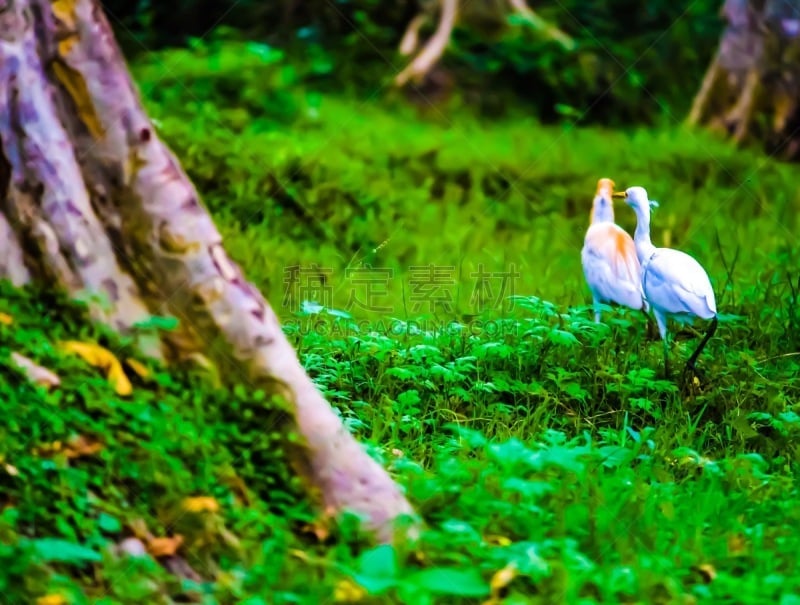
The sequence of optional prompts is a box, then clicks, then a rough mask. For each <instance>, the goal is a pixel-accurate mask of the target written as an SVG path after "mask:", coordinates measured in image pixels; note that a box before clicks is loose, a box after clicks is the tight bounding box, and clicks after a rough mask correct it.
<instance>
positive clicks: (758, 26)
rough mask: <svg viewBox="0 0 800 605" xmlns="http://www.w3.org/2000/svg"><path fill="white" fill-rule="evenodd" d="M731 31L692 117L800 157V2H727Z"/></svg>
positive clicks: (724, 37)
mask: <svg viewBox="0 0 800 605" xmlns="http://www.w3.org/2000/svg"><path fill="white" fill-rule="evenodd" d="M720 12H721V15H722V16H723V18H724V19H725V21H726V27H725V30H724V32H723V34H722V38H721V40H720V44H719V48H718V49H717V52H716V53H715V55H714V57H713V59H712V61H711V64H710V65H709V68H708V70H707V71H706V75H705V78H704V79H703V82H702V84H701V86H700V90H699V91H698V93H697V95H696V96H695V99H694V101H693V104H692V108H691V111H690V112H689V116H688V118H687V124H689V125H691V126H695V125H701V126H705V127H708V128H709V129H711V130H713V131H717V132H720V133H722V134H724V135H726V136H730V137H731V138H732V139H733V141H734V142H736V143H737V144H745V143H747V142H752V141H762V142H763V143H764V145H765V147H766V150H767V152H768V153H770V154H774V155H776V156H778V157H781V158H783V159H798V158H799V157H800V0H766V1H765V0H725V2H724V4H723V6H722V9H721V11H720Z"/></svg>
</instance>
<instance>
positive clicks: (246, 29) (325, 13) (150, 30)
mask: <svg viewBox="0 0 800 605" xmlns="http://www.w3.org/2000/svg"><path fill="white" fill-rule="evenodd" d="M418 4H419V3H418V2H394V3H391V4H390V5H387V4H386V3H385V2H380V1H378V0H336V1H335V2H331V1H329V0H308V1H306V2H302V3H301V2H297V1H296V0H283V1H282V2H273V3H263V2H254V1H250V0H243V1H239V2H235V3H230V2H221V1H218V0H203V1H202V2H201V1H199V0H182V1H180V2H177V3H170V4H163V3H162V4H158V3H152V2H150V1H149V0H148V1H144V2H141V1H140V2H138V3H130V2H126V3H120V2H116V1H112V2H107V3H105V6H106V10H107V12H108V13H109V14H110V15H111V16H112V18H111V22H112V25H113V26H114V27H115V28H116V31H117V35H118V36H119V37H120V38H121V40H122V41H123V42H124V43H125V48H126V50H127V52H128V53H129V54H130V55H134V54H141V55H144V56H146V55H148V54H150V52H151V51H153V50H156V49H159V48H161V47H162V46H164V45H165V44H179V43H183V42H184V41H185V40H187V39H199V38H202V39H206V40H209V39H213V38H214V37H215V36H219V35H222V36H225V37H231V36H233V37H235V38H238V39H243V38H244V37H246V38H247V39H253V40H259V41H260V42H263V43H268V44H270V45H273V46H277V47H280V48H282V49H284V50H288V51H289V52H291V54H292V55H293V56H295V57H297V58H299V59H301V62H302V63H303V64H304V65H305V66H306V68H307V70H303V71H304V79H305V80H306V81H309V82H313V83H314V84H315V85H316V86H318V87H321V88H322V89H324V90H325V91H326V92H334V91H339V92H341V91H342V90H348V91H356V92H358V93H359V94H360V95H363V96H370V97H371V96H375V95H380V96H385V95H387V88H388V87H389V85H390V81H391V79H392V78H393V77H394V76H395V75H396V74H397V73H398V72H399V71H400V70H401V69H402V68H403V67H404V66H405V65H406V64H407V63H408V61H410V58H409V57H403V56H400V54H399V52H398V50H397V49H398V45H399V42H400V40H401V38H402V36H403V33H404V31H405V28H406V27H407V25H408V23H409V21H410V20H411V19H412V17H413V16H414V15H415V14H417V12H418V10H419V6H418ZM721 4H722V3H721V0H697V1H695V2H691V3H689V4H688V5H687V4H686V3H680V2H670V1H669V0H651V1H650V2H648V3H647V4H646V5H642V3H640V2H631V1H630V0H610V1H608V2H602V3H600V2H594V3H589V4H587V3H586V2H584V1H581V0H559V1H558V2H544V3H543V2H535V3H531V5H532V6H533V7H534V8H535V9H536V10H537V11H538V12H539V13H540V15H541V16H542V17H544V18H545V19H547V20H549V21H550V22H551V23H554V24H556V25H558V26H559V27H560V28H561V29H562V30H564V31H565V32H567V33H568V34H569V35H570V36H571V37H572V38H573V39H574V40H575V42H576V45H577V46H576V48H575V49H574V50H572V51H566V50H564V49H563V48H561V46H559V45H558V44H556V43H554V42H552V41H549V40H546V39H544V38H543V37H542V35H541V34H540V33H539V32H537V31H535V30H534V29H533V28H532V27H531V26H530V25H529V24H528V23H527V22H526V21H524V20H522V19H520V18H519V16H515V15H512V14H511V13H510V12H508V4H507V3H506V2H496V1H489V2H486V1H484V0H481V2H476V1H474V0H473V1H469V2H466V3H465V4H464V10H463V11H462V12H463V13H464V14H467V15H469V14H470V13H475V14H476V15H477V17H474V18H473V22H466V23H465V22H462V23H460V25H459V26H458V27H457V28H456V30H455V32H454V36H453V39H452V43H451V44H450V45H449V47H448V49H447V52H446V54H445V57H444V58H443V63H442V65H443V66H444V67H445V69H447V70H448V71H450V72H451V73H452V75H453V76H454V78H455V81H456V82H457V91H458V93H457V97H458V98H460V99H461V103H462V104H463V105H465V106H466V107H468V108H470V109H471V110H474V109H477V110H480V111H485V112H489V113H493V114H496V113H506V112H507V111H509V110H510V109H511V108H513V107H515V106H518V107H525V108H526V111H527V113H529V114H533V115H536V116H537V117H538V118H539V119H542V120H560V119H566V120H568V121H570V122H573V121H575V122H577V121H581V122H591V123H598V122H599V123H604V124H630V123H636V122H642V121H650V122H656V121H658V120H659V119H662V120H667V121H669V120H670V119H671V118H673V117H682V116H683V115H684V114H685V112H686V111H688V108H689V103H690V100H691V98H692V96H693V95H694V93H695V92H696V89H697V87H698V85H699V82H700V80H701V78H702V75H703V73H704V70H705V69H706V66H707V65H708V63H709V62H710V61H711V59H712V56H713V53H714V50H715V49H716V47H717V44H718V42H719V36H720V33H721V31H722V21H721V19H720V17H719V9H720V6H721ZM465 18H469V17H465ZM435 26H436V23H435V22H433V21H432V22H431V23H429V24H428V25H427V26H426V27H424V28H423V30H422V32H421V36H422V39H423V40H424V39H426V38H427V37H428V36H430V35H432V33H433V31H434V29H435ZM232 28H236V30H233V29H232ZM237 32H238V33H237ZM191 52H197V51H196V50H195V51H191ZM267 81H268V78H265V80H264V82H265V83H266V82H267ZM423 90H424V91H425V92H424V93H423V95H424V96H425V97H426V98H425V99H424V100H423V105H428V103H430V98H432V97H433V96H435V95H432V94H431V92H430V89H429V88H425V87H423ZM201 98H202V97H201Z"/></svg>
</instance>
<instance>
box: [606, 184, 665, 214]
mask: <svg viewBox="0 0 800 605" xmlns="http://www.w3.org/2000/svg"><path fill="white" fill-rule="evenodd" d="M613 197H616V198H622V199H624V200H625V203H626V204H628V206H630V207H631V208H633V209H634V210H635V211H641V212H642V213H644V214H645V215H646V216H649V215H650V209H651V208H657V207H658V202H656V201H655V200H651V199H649V198H648V197H647V190H646V189H645V188H644V187H628V188H627V189H626V190H625V191H620V192H619V193H614V194H613Z"/></svg>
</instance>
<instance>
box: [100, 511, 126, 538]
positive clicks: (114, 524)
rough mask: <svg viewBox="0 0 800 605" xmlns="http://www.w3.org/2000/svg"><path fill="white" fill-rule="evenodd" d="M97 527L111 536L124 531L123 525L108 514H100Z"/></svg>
mask: <svg viewBox="0 0 800 605" xmlns="http://www.w3.org/2000/svg"><path fill="white" fill-rule="evenodd" d="M97 525H98V527H100V529H102V530H103V531H105V532H108V533H110V534H115V533H117V532H118V531H120V530H121V529H122V524H121V523H120V522H119V520H118V519H117V518H116V517H112V516H111V515H108V514H106V513H100V516H99V517H98V518H97Z"/></svg>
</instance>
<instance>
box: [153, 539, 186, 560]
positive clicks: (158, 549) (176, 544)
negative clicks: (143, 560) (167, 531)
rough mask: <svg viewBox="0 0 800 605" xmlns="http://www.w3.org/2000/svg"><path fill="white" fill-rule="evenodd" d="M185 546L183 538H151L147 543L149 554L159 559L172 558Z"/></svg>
mask: <svg viewBox="0 0 800 605" xmlns="http://www.w3.org/2000/svg"><path fill="white" fill-rule="evenodd" d="M181 544H183V536H181V535H180V534H179V535H177V536H171V537H164V538H151V539H150V540H148V541H147V544H146V545H145V546H147V552H149V553H150V554H151V555H152V556H154V557H156V558H158V557H171V556H172V555H174V554H175V553H176V552H178V549H179V548H180V546H181Z"/></svg>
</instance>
